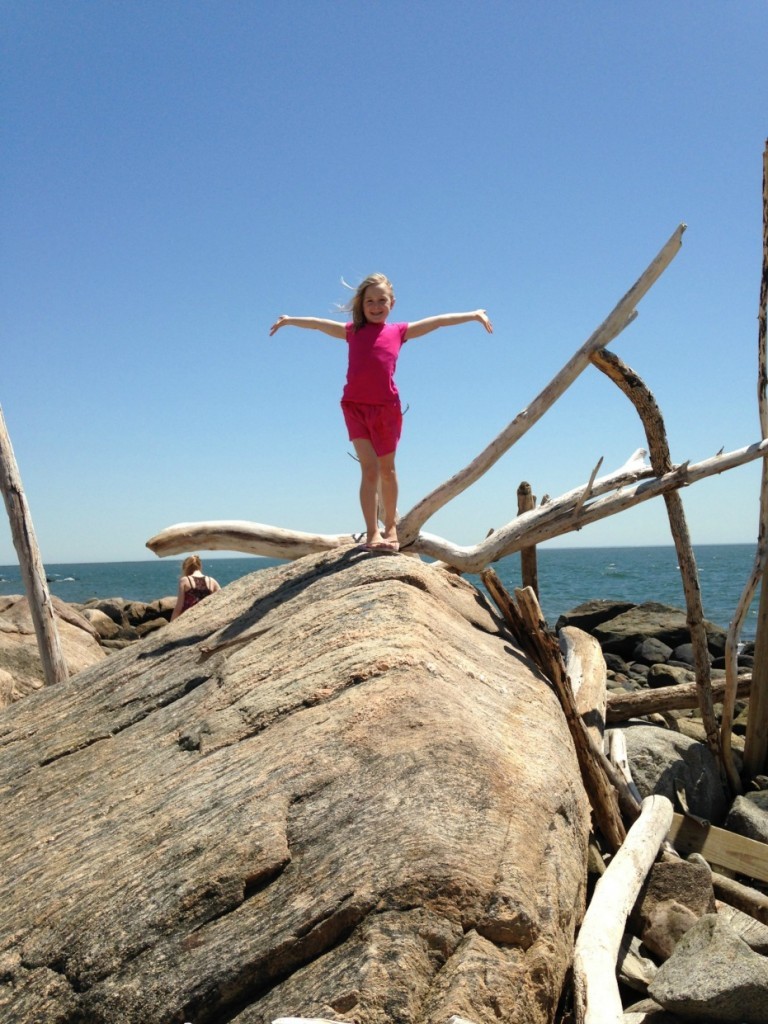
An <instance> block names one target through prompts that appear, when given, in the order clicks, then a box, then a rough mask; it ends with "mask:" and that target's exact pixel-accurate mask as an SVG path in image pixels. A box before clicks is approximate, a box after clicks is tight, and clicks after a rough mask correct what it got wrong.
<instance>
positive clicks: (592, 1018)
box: [573, 796, 672, 1024]
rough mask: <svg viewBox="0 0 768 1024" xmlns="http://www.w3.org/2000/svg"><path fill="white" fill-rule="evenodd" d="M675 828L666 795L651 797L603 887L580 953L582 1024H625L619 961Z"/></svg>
mask: <svg viewBox="0 0 768 1024" xmlns="http://www.w3.org/2000/svg"><path fill="white" fill-rule="evenodd" d="M671 824H672V804H671V803H670V801H669V800H667V798H666V797H663V796H649V797H646V799H645V800H643V803H642V806H641V810H640V817H639V818H638V819H637V821H636V822H635V823H634V825H633V826H632V827H631V829H630V830H629V832H628V833H627V838H626V840H625V842H624V844H623V846H622V847H621V849H620V850H619V852H618V853H617V854H616V856H615V857H614V858H613V860H612V861H611V863H610V864H609V865H608V869H607V871H606V872H605V874H604V875H603V876H602V878H601V879H600V881H599V882H598V883H597V886H596V888H595V892H594V895H593V897H592V900H591V902H590V904H589V907H588V909H587V912H586V914H585V915H584V921H583V923H582V925H581V931H580V932H579V937H578V939H577V940H576V947H575V950H574V958H573V981H574V994H575V997H576V998H575V1008H576V1020H577V1022H579V1024H620V1022H621V1020H622V1017H623V1012H624V1011H623V1009H622V1004H621V996H620V995H619V987H618V984H617V982H616V961H617V958H618V955H619V948H620V946H621V940H622V936H623V935H624V926H625V924H626V921H627V917H628V916H629V913H630V911H631V910H632V907H633V905H634V903H635V900H636V899H637V895H638V893H639V892H640V888H641V886H642V884H643V882H644V880H645V878H646V875H647V874H648V872H649V870H650V868H651V865H652V864H653V862H654V860H655V858H656V855H657V853H658V851H659V848H660V846H661V844H662V843H663V842H664V839H665V837H666V835H667V833H668V832H669V828H670V825H671Z"/></svg>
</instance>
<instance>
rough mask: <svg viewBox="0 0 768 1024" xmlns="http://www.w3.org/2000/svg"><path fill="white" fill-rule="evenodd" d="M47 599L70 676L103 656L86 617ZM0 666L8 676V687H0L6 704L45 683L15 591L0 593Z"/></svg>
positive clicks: (28, 619) (26, 613)
mask: <svg viewBox="0 0 768 1024" xmlns="http://www.w3.org/2000/svg"><path fill="white" fill-rule="evenodd" d="M51 603H52V605H53V609H54V612H55V616H56V629H57V632H58V635H59V644H60V647H61V652H62V655H63V658H64V661H65V663H66V666H67V671H68V673H69V675H70V676H75V675H77V673H78V672H81V671H83V670H84V669H86V668H88V667H90V666H91V665H94V664H96V663H97V662H100V661H102V660H103V659H104V658H106V657H107V654H106V652H105V651H104V650H103V649H102V647H101V645H100V644H99V640H98V634H97V632H96V630H95V629H94V628H93V626H92V625H91V624H90V622H88V620H87V619H85V618H84V617H83V616H82V615H81V614H79V612H77V610H76V609H75V608H73V607H72V606H71V605H68V604H67V603H66V602H65V601H61V600H60V599H59V598H57V597H51ZM0 669H2V670H3V671H4V672H6V673H7V674H8V676H10V678H11V680H12V684H11V686H10V690H9V688H8V685H7V681H6V685H5V686H4V687H2V689H1V690H0V699H2V700H4V701H5V703H6V704H11V703H15V702H16V701H18V700H20V699H21V698H22V697H25V696H27V695H28V694H32V693H35V692H36V691H37V690H40V689H41V688H42V687H43V686H44V685H45V678H44V673H43V666H42V662H41V661H40V654H39V651H38V646H37V637H36V635H35V627H34V624H33V621H32V615H31V612H30V610H29V603H28V601H27V599H26V597H22V596H21V595H18V594H14V595H10V596H7V597H0ZM3 695H4V696H3ZM0 706H2V705H0Z"/></svg>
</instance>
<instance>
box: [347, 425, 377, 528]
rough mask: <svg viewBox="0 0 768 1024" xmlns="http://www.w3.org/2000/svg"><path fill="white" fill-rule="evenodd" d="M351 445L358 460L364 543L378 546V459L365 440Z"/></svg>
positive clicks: (358, 440) (368, 442) (369, 443)
mask: <svg viewBox="0 0 768 1024" xmlns="http://www.w3.org/2000/svg"><path fill="white" fill-rule="evenodd" d="M352 444H353V445H354V447H355V452H356V454H357V457H358V459H359V460H360V472H361V479H360V508H361V509H362V510H363V519H364V520H365V531H366V541H367V543H368V544H380V543H381V541H382V539H383V538H382V536H381V533H380V532H379V523H378V517H377V505H378V500H377V495H378V490H379V458H378V456H377V455H376V452H375V451H374V450H373V445H372V444H371V442H370V441H369V440H368V439H367V438H356V439H355V440H353V441H352Z"/></svg>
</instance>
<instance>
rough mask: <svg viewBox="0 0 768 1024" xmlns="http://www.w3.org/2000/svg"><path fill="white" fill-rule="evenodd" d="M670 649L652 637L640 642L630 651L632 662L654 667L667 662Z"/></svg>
mask: <svg viewBox="0 0 768 1024" xmlns="http://www.w3.org/2000/svg"><path fill="white" fill-rule="evenodd" d="M671 654H672V648H671V647H669V646H667V644H665V643H663V642H662V641H661V640H657V639H656V637H654V636H649V637H648V638H647V639H645V640H642V641H641V642H640V643H639V644H637V646H636V647H635V649H634V650H633V651H632V659H633V661H639V662H641V663H642V664H644V665H656V664H659V663H663V662H665V661H669V657H670V655H671Z"/></svg>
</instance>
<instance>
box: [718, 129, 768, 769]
mask: <svg viewBox="0 0 768 1024" xmlns="http://www.w3.org/2000/svg"><path fill="white" fill-rule="evenodd" d="M767 306H768V143H766V147H765V150H764V152H763V271H762V275H761V279H760V308H759V313H758V346H757V347H758V382H757V400H758V412H759V415H760V428H761V431H762V435H763V437H768V401H766V315H767V314H768V310H767V308H766V307H767ZM767 562H768V466H766V464H765V463H763V475H762V484H761V488H760V528H759V535H758V545H757V554H756V556H755V570H754V572H753V577H752V579H757V580H758V581H760V580H761V581H762V584H761V587H760V605H759V608H758V613H757V632H756V637H755V671H754V685H753V688H752V697H751V699H750V702H749V718H748V721H747V736H746V741H745V744H744V774H745V776H746V777H747V778H750V777H752V776H754V775H757V774H758V773H759V772H761V771H763V770H764V769H765V768H766V766H767V765H768V592H766V586H765V573H766V563H767ZM751 582H752V580H750V583H751ZM748 586H749V584H748ZM739 607H741V605H740V606H739ZM728 638H729V640H730V647H727V648H726V657H727V661H726V678H727V679H728V680H729V683H730V684H731V685H730V686H729V690H728V705H727V706H728V709H729V711H730V713H731V714H732V708H733V698H732V696H731V694H732V690H733V682H732V681H733V675H734V666H735V662H736V649H737V647H736V637H735V636H734V638H733V639H731V635H730V631H729V634H728ZM723 728H724V729H725V710H724V712H723Z"/></svg>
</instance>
